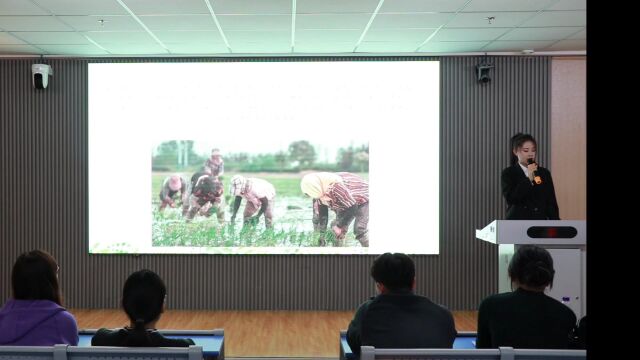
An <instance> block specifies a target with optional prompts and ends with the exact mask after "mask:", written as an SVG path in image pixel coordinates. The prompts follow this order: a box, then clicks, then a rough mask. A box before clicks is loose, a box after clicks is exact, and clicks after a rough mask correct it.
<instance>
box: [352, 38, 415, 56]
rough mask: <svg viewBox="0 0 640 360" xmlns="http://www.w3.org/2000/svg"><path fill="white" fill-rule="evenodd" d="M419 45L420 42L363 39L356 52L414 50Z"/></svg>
mask: <svg viewBox="0 0 640 360" xmlns="http://www.w3.org/2000/svg"><path fill="white" fill-rule="evenodd" d="M418 46H420V43H419V42H395V41H394V42H384V41H363V42H362V44H360V46H358V49H357V50H356V52H359V53H373V52H413V51H414V50H415V49H417V48H418Z"/></svg>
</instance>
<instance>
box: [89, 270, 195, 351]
mask: <svg viewBox="0 0 640 360" xmlns="http://www.w3.org/2000/svg"><path fill="white" fill-rule="evenodd" d="M166 296H167V288H166V287H165V285H164V282H163V281H162V279H161V278H160V276H158V275H157V274H156V273H154V272H153V271H151V270H140V271H136V272H134V273H133V274H131V275H129V278H128V279H127V281H125V283H124V288H123V289H122V308H123V309H124V312H125V313H127V316H128V317H129V320H130V324H129V326H126V327H124V328H122V329H114V330H109V329H105V328H102V329H100V330H98V331H97V332H96V334H95V335H94V336H93V338H92V339H91V345H93V346H143V347H144V346H153V347H155V346H164V347H188V346H189V345H195V344H194V342H193V340H191V339H170V338H166V337H164V336H163V335H162V334H160V333H159V332H158V331H157V330H156V323H157V322H158V320H159V319H160V315H161V314H162V313H163V312H164V309H165V300H166Z"/></svg>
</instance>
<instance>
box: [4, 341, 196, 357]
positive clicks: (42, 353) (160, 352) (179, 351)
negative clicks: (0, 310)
mask: <svg viewBox="0 0 640 360" xmlns="http://www.w3.org/2000/svg"><path fill="white" fill-rule="evenodd" d="M202 358H203V354H202V346H195V345H191V346H189V347H188V348H129V347H108V346H70V345H54V346H0V359H12V360H124V359H131V360H133V359H136V360H146V359H148V360H151V359H154V360H202Z"/></svg>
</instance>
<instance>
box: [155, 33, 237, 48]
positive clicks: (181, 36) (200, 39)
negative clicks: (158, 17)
mask: <svg viewBox="0 0 640 360" xmlns="http://www.w3.org/2000/svg"><path fill="white" fill-rule="evenodd" d="M153 34H154V35H155V36H157V37H158V39H160V41H162V42H163V43H165V44H167V43H173V44H176V43H183V44H189V43H195V44H209V43H212V44H224V40H223V39H222V36H220V32H219V31H218V30H214V31H154V32H153ZM225 49H226V46H225Z"/></svg>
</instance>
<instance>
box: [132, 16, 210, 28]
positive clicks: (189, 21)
mask: <svg viewBox="0 0 640 360" xmlns="http://www.w3.org/2000/svg"><path fill="white" fill-rule="evenodd" d="M139 18H140V21H142V22H143V23H144V24H145V25H146V26H147V27H148V28H149V30H151V31H157V30H164V31H176V30H218V27H217V26H216V23H215V22H214V21H213V18H212V17H211V15H209V14H205V15H163V16H139Z"/></svg>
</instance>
